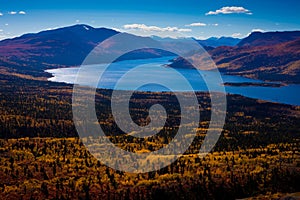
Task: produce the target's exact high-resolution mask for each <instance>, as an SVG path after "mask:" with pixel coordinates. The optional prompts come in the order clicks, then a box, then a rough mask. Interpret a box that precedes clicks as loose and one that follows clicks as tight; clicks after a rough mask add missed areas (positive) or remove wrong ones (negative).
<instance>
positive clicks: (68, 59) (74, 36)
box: [0, 25, 170, 69]
mask: <svg viewBox="0 0 300 200" xmlns="http://www.w3.org/2000/svg"><path fill="white" fill-rule="evenodd" d="M116 34H123V35H122V38H123V39H124V40H126V41H127V42H130V41H138V42H139V43H143V44H145V45H147V44H149V45H152V44H156V45H159V43H158V42H157V41H155V40H153V39H151V38H149V37H139V36H135V35H131V34H127V33H119V32H117V31H115V30H111V29H106V28H93V27H91V26H88V25H74V26H70V27H64V28H58V29H55V30H47V31H42V32H40V33H34V34H26V35H23V36H21V37H17V38H13V39H7V40H3V41H0V64H1V62H2V63H5V62H10V63H11V62H14V63H15V64H20V65H30V66H31V67H32V66H35V65H37V67H39V68H42V69H43V68H49V67H51V66H53V67H57V65H59V66H60V65H61V66H63V65H68V66H73V65H80V64H81V63H82V62H83V60H84V59H85V57H86V56H87V55H88V54H89V53H90V51H91V50H92V49H93V48H94V47H96V46H97V45H98V44H99V43H101V42H102V41H104V40H105V39H107V38H109V37H111V36H114V35H116ZM118 45H122V44H118V42H117V41H116V42H112V44H110V45H109V47H108V48H107V49H106V50H105V52H101V53H102V54H105V53H110V54H111V53H114V51H117V47H118ZM120 48H121V46H120ZM101 53H100V54H99V56H101V55H102V54H101ZM164 55H170V53H166V52H163V51H160V50H151V51H150V50H139V51H135V52H133V53H131V54H130V55H124V56H123V57H122V58H120V59H139V58H153V57H161V56H164Z"/></svg>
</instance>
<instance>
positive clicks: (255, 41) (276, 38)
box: [237, 31, 300, 47]
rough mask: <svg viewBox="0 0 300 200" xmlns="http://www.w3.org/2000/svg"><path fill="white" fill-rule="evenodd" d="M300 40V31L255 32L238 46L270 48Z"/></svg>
mask: <svg viewBox="0 0 300 200" xmlns="http://www.w3.org/2000/svg"><path fill="white" fill-rule="evenodd" d="M298 38H300V31H286V32H266V33H262V32H253V33H251V34H250V35H249V36H248V37H246V38H244V39H243V40H241V41H240V42H239V43H238V44H237V46H239V47H242V46H269V45H276V44H279V43H283V42H289V41H293V40H296V39H298Z"/></svg>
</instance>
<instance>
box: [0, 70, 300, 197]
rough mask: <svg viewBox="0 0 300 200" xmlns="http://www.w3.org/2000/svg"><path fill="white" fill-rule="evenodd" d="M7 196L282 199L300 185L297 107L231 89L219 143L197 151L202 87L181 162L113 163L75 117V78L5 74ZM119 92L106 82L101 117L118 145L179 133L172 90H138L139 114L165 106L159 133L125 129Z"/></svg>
mask: <svg viewBox="0 0 300 200" xmlns="http://www.w3.org/2000/svg"><path fill="white" fill-rule="evenodd" d="M0 84H1V87H0V107H1V109H0V138H1V139H0V159H1V164H0V165H1V167H0V169H1V170H0V197H1V199H236V198H247V197H255V196H259V195H266V196H269V197H266V199H269V198H270V196H272V198H274V199H276V198H279V197H280V196H281V195H284V194H285V193H293V192H297V191H300V187H299V184H297V183H299V181H300V153H299V140H300V132H299V130H300V118H299V116H300V115H299V112H300V107H299V106H298V107H297V106H291V105H283V104H277V103H269V102H264V101H260V100H255V99H249V98H245V97H242V96H238V95H228V96H227V101H228V106H227V117H226V123H225V125H224V128H223V131H222V134H221V137H220V139H219V141H218V143H217V145H216V146H215V148H214V149H213V150H212V151H211V152H210V153H209V154H208V155H207V156H205V157H204V158H199V157H198V153H199V149H200V146H201V143H202V141H203V138H204V137H205V134H206V131H207V128H208V124H209V120H210V106H211V105H210V104H211V103H210V98H209V95H208V94H207V93H197V98H198V101H199V104H200V107H201V109H200V114H201V121H200V122H199V127H198V129H197V135H196V137H195V139H194V141H193V143H192V145H191V146H190V147H189V149H188V150H187V151H186V152H185V154H184V155H183V156H182V157H181V158H180V159H178V160H177V161H176V162H174V163H173V164H171V165H170V166H167V167H165V168H163V169H161V170H158V171H154V172H149V173H139V174H132V173H125V172H121V171H116V170H114V169H111V168H109V167H106V166H105V165H104V164H103V163H101V162H100V161H99V160H97V159H96V158H95V157H94V156H93V155H91V154H90V153H89V151H88V150H87V148H86V147H85V146H84V145H83V143H82V139H83V138H79V137H78V135H77V132H76V129H75V126H74V123H73V119H72V117H73V116H72V85H67V84H62V83H52V82H48V81H42V80H30V79H25V78H22V77H18V76H7V75H0ZM111 94H112V91H111V90H104V89H101V90H100V89H99V90H97V93H96V101H95V102H96V103H95V106H96V112H97V117H98V121H99V125H100V126H101V127H102V129H103V130H105V134H106V136H107V137H108V138H109V139H110V141H112V142H113V143H114V144H115V145H117V146H118V147H120V148H122V149H124V150H127V151H130V152H135V153H143V152H149V151H154V150H158V149H160V148H162V147H163V146H164V145H166V144H168V143H169V142H170V141H172V140H173V138H174V135H175V134H176V131H177V128H176V127H177V125H178V124H179V123H180V117H179V115H178V113H180V110H179V108H178V102H177V99H176V98H175V97H174V95H173V94H172V93H167V92H166V93H151V92H136V93H134V94H133V96H132V97H131V101H130V112H131V116H132V119H133V120H134V121H135V122H136V123H137V124H140V125H142V124H143V123H147V115H148V112H149V108H150V106H151V105H154V104H161V105H162V106H164V108H165V109H166V111H167V112H168V118H167V120H166V124H165V127H163V129H162V130H161V131H160V132H159V133H158V134H157V135H155V136H153V137H150V138H147V139H138V138H135V137H132V136H128V135H127V134H126V133H124V132H122V131H121V130H120V129H119V127H118V126H117V124H116V123H115V121H114V119H113V117H112V114H111V109H110V98H111Z"/></svg>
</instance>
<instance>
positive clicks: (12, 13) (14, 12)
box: [8, 11, 17, 15]
mask: <svg viewBox="0 0 300 200" xmlns="http://www.w3.org/2000/svg"><path fill="white" fill-rule="evenodd" d="M8 14H10V15H15V14H17V12H16V11H10V12H8Z"/></svg>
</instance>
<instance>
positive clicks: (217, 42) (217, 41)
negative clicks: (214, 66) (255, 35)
mask: <svg viewBox="0 0 300 200" xmlns="http://www.w3.org/2000/svg"><path fill="white" fill-rule="evenodd" d="M152 38H153V39H154V40H157V41H159V42H162V43H182V44H183V43H185V42H186V41H189V40H191V39H193V40H195V41H197V42H198V43H199V44H200V45H202V46H203V47H219V46H235V45H237V44H238V43H239V42H240V41H241V39H239V38H232V37H220V38H217V37H211V38H208V39H206V40H197V39H194V38H176V39H175V38H168V37H167V38H161V37H157V36H152Z"/></svg>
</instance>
